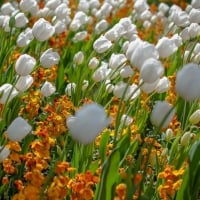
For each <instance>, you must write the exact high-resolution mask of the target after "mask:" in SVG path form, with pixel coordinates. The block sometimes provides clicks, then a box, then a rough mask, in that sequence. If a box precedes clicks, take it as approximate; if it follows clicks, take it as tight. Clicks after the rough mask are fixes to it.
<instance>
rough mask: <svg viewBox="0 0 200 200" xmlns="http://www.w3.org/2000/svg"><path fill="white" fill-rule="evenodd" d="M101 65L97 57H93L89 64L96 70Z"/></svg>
mask: <svg viewBox="0 0 200 200" xmlns="http://www.w3.org/2000/svg"><path fill="white" fill-rule="evenodd" d="M98 65H99V60H98V59H97V58H96V57H92V58H91V59H90V61H89V63H88V67H89V68H90V69H96V68H97V67H98Z"/></svg>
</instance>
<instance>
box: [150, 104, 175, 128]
mask: <svg viewBox="0 0 200 200" xmlns="http://www.w3.org/2000/svg"><path fill="white" fill-rule="evenodd" d="M174 114H175V110H174V108H173V107H172V105H170V104H169V103H168V102H166V101H157V102H156V103H155V105H154V107H153V110H152V112H151V114H150V121H151V123H152V124H153V125H154V126H156V127H160V128H167V126H168V125H169V123H170V122H171V121H172V119H173V117H174Z"/></svg>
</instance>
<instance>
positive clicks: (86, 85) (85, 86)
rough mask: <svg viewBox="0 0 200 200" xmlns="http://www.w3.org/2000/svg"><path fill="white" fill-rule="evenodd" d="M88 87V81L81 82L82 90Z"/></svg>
mask: <svg viewBox="0 0 200 200" xmlns="http://www.w3.org/2000/svg"><path fill="white" fill-rule="evenodd" d="M88 86H89V81H88V80H83V84H82V90H83V91H85V90H86V89H87V88H88Z"/></svg>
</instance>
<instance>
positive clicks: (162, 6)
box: [158, 3, 169, 14]
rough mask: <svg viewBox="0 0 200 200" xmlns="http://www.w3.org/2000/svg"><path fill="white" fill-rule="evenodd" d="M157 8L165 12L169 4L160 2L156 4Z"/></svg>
mask: <svg viewBox="0 0 200 200" xmlns="http://www.w3.org/2000/svg"><path fill="white" fill-rule="evenodd" d="M158 10H159V11H161V12H162V13H163V14H165V13H167V11H168V10H169V6H168V5H167V4H166V3H160V4H159V5H158Z"/></svg>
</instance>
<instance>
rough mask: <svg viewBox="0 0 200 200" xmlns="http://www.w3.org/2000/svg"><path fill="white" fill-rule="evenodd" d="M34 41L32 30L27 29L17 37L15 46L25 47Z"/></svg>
mask: <svg viewBox="0 0 200 200" xmlns="http://www.w3.org/2000/svg"><path fill="white" fill-rule="evenodd" d="M33 39H34V37H33V34H32V29H30V28H27V29H25V31H23V32H21V33H20V34H19V35H18V37H17V46H18V47H25V46H27V45H28V44H29V43H30V42H31V41H32V40H33Z"/></svg>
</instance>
